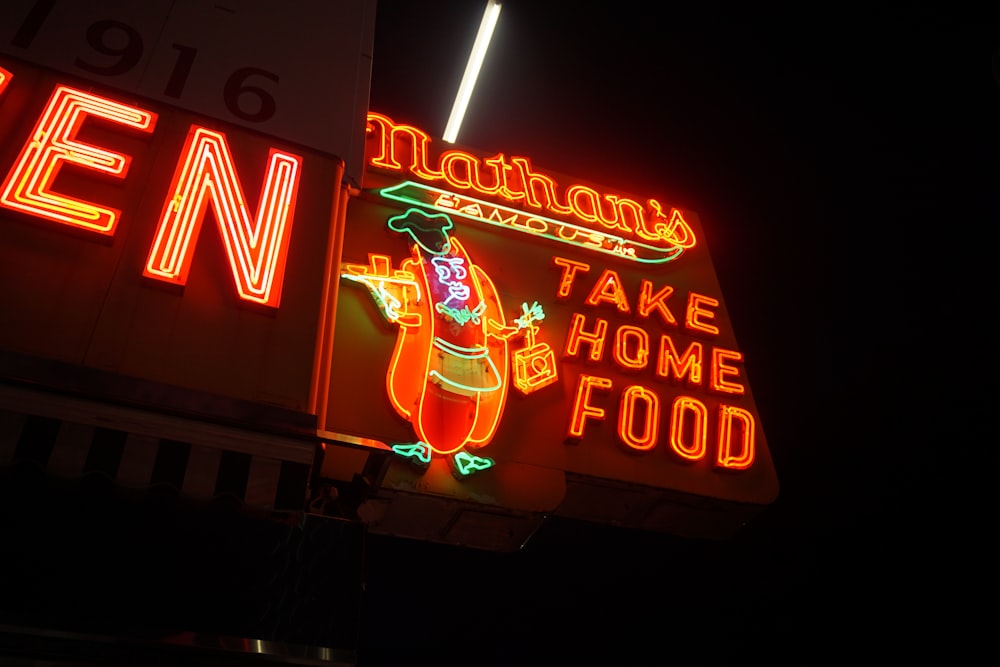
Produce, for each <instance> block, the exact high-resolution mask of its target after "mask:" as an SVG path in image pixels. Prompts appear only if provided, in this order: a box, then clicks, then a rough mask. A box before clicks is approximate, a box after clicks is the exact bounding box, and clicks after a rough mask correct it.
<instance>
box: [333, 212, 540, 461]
mask: <svg viewBox="0 0 1000 667" xmlns="http://www.w3.org/2000/svg"><path fill="white" fill-rule="evenodd" d="M387 226H388V228H389V229H390V230H392V231H394V232H396V233H398V234H400V235H402V236H403V237H405V238H406V240H407V243H408V245H409V248H410V253H411V256H410V258H408V259H405V260H403V262H402V263H401V265H400V266H399V268H396V269H393V268H392V266H391V263H390V260H389V258H388V257H386V256H383V255H371V256H370V257H369V263H368V264H367V265H364V264H351V263H345V264H344V265H343V268H342V272H341V276H342V277H343V278H345V279H347V280H350V281H353V282H356V283H359V284H361V285H363V286H365V287H366V288H367V289H368V291H369V293H370V294H371V295H372V298H373V299H374V300H375V302H376V303H377V304H378V305H379V306H380V308H381V310H382V313H383V315H384V316H385V318H386V319H387V320H388V321H389V322H391V323H393V324H395V325H397V326H398V327H399V330H398V333H397V337H396V344H395V349H394V350H393V354H392V360H391V361H390V363H389V372H388V374H387V377H386V390H387V394H388V397H389V400H390V402H391V404H392V406H393V408H394V409H395V410H396V413H397V414H399V415H400V416H401V417H403V418H404V419H406V420H407V421H409V422H410V424H411V425H412V426H413V430H414V432H415V434H416V436H417V439H416V441H415V442H407V443H396V444H394V445H393V451H395V452H396V454H397V455H399V456H401V457H405V458H407V459H409V460H410V461H411V462H413V463H414V464H416V465H418V466H420V467H426V466H428V465H429V464H430V461H431V456H432V453H436V454H439V455H445V456H448V457H449V461H450V463H451V465H452V469H453V471H454V473H455V475H456V476H459V477H464V476H467V475H470V474H472V473H474V472H478V471H482V470H487V469H489V468H490V467H492V466H493V459H491V458H489V457H484V456H479V455H478V454H475V453H474V452H475V451H478V450H480V449H482V448H483V447H485V446H486V445H488V444H489V442H490V440H491V439H492V438H493V435H494V433H495V432H496V429H497V427H498V425H499V423H500V419H501V416H502V414H503V410H504V405H505V403H506V400H507V392H508V386H509V384H510V383H511V380H510V368H511V365H512V364H513V365H514V367H515V378H514V380H513V383H514V386H515V388H517V389H518V390H519V391H521V392H522V393H523V394H529V393H532V392H534V391H537V390H539V389H541V388H543V387H545V386H547V385H549V384H551V383H552V382H554V381H555V380H556V379H557V378H558V374H557V372H556V369H555V355H554V353H553V352H552V350H551V349H550V348H548V346H547V345H546V344H544V343H539V342H537V341H536V340H535V335H536V334H537V331H538V324H537V323H538V322H541V321H542V320H544V319H545V312H544V310H543V309H542V307H541V306H540V305H539V304H538V303H537V302H534V303H532V305H531V306H529V305H528V304H527V303H526V302H525V303H523V304H522V305H521V314H520V315H519V316H516V317H511V318H509V319H508V316H507V314H506V311H505V310H504V307H503V305H502V303H501V301H500V295H499V293H498V292H497V289H496V287H495V285H494V284H493V281H492V279H491V278H490V277H489V275H488V274H487V273H486V271H485V270H484V269H483V268H482V267H480V266H479V265H477V264H475V263H474V262H473V261H472V258H471V256H470V255H469V252H468V251H467V250H466V249H465V247H464V245H463V244H462V242H461V241H460V239H459V238H458V237H457V236H455V235H454V233H453V229H454V223H453V222H452V220H451V218H450V217H448V216H447V215H444V214H434V215H428V214H426V213H423V212H422V211H420V210H417V209H410V210H408V211H407V212H406V213H404V214H402V215H397V216H394V217H392V218H389V220H388V222H387ZM515 338H526V339H527V344H526V345H525V346H524V347H523V348H521V349H518V350H515V352H514V360H513V361H511V352H510V347H511V344H512V341H513V340H514V339H515Z"/></svg>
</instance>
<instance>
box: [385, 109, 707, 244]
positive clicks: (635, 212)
mask: <svg viewBox="0 0 1000 667" xmlns="http://www.w3.org/2000/svg"><path fill="white" fill-rule="evenodd" d="M368 133H369V138H372V137H373V136H374V137H377V140H378V142H379V143H378V147H377V149H376V150H375V154H374V155H373V156H372V157H371V158H370V160H369V164H370V165H371V166H373V167H377V168H380V169H385V170H390V171H393V172H397V173H407V172H408V173H410V174H412V175H413V176H414V177H416V178H418V179H420V180H422V181H430V182H435V181H444V182H445V183H446V184H448V185H449V186H450V187H451V188H452V192H448V191H445V190H436V189H434V188H430V189H427V188H424V187H423V186H420V185H417V184H413V183H409V184H404V185H403V186H401V187H399V188H396V189H391V190H390V191H389V192H386V195H387V196H394V197H395V198H397V199H399V200H401V201H405V202H407V203H413V204H418V205H422V206H428V207H431V208H435V209H438V210H441V209H452V211H449V212H454V211H458V212H460V214H461V215H464V216H466V217H469V218H470V219H475V220H482V221H484V222H488V223H490V224H500V225H505V226H508V227H510V228H512V229H519V230H520V231H527V232H529V233H537V234H541V235H543V236H546V237H547V238H551V239H554V240H563V241H567V242H571V243H575V244H577V245H582V246H584V247H593V248H595V249H597V250H599V251H601V252H611V253H616V254H618V255H620V256H622V257H626V258H630V259H635V260H636V261H640V262H668V261H671V260H673V259H676V258H677V257H679V256H680V255H681V253H683V252H684V251H685V250H687V249H689V248H692V247H694V246H695V243H696V239H695V235H694V232H693V230H692V229H691V226H690V225H689V224H688V223H687V222H686V221H685V220H684V216H683V214H682V213H681V211H680V210H678V209H676V208H673V209H670V211H669V213H667V212H665V211H664V207H663V205H662V204H660V202H658V201H657V200H655V199H649V200H647V202H646V204H645V205H643V204H640V203H639V202H638V201H636V200H634V199H629V198H627V197H620V196H618V195H615V194H610V193H603V194H602V193H600V192H598V191H597V190H595V189H593V188H591V187H589V186H586V185H582V184H579V183H577V184H574V185H570V186H569V187H567V188H565V190H561V189H560V187H559V185H558V183H557V182H556V181H555V179H554V178H552V177H551V176H549V175H547V174H543V173H541V172H538V171H535V170H534V169H533V168H532V166H531V162H530V160H528V158H525V157H518V156H513V157H510V158H509V159H508V158H507V157H506V156H504V155H503V154H497V155H495V156H493V157H489V158H484V159H480V158H478V157H476V156H474V155H472V154H470V153H467V152H465V151H460V150H448V151H445V152H444V153H441V155H440V156H439V157H438V161H437V162H438V163H437V166H436V167H434V166H432V164H431V158H430V144H431V139H430V137H429V136H428V135H427V134H426V133H425V132H423V131H422V130H419V129H417V128H415V127H412V126H410V125H400V124H397V123H395V122H393V121H392V120H391V119H390V118H388V117H387V116H384V115H382V114H378V113H374V112H369V114H368ZM406 146H408V148H407V147H406ZM454 190H459V191H465V192H468V191H471V192H472V193H475V194H477V195H480V196H484V197H492V198H499V199H502V200H505V201H507V202H511V203H514V204H516V205H518V206H520V207H522V208H525V209H534V210H537V211H540V212H544V213H547V214H549V215H555V216H560V217H568V218H573V219H575V220H577V221H578V222H580V223H582V224H583V226H580V225H570V224H567V223H561V222H558V221H557V220H553V219H551V218H547V217H543V215H540V214H533V215H527V216H524V215H519V214H518V213H517V211H514V210H513V209H511V208H508V207H505V206H497V205H492V204H488V203H487V202H485V201H483V200H480V199H474V198H472V197H470V196H467V195H456V194H454ZM484 207H485V209H484ZM477 208H479V209H484V210H483V214H480V211H477Z"/></svg>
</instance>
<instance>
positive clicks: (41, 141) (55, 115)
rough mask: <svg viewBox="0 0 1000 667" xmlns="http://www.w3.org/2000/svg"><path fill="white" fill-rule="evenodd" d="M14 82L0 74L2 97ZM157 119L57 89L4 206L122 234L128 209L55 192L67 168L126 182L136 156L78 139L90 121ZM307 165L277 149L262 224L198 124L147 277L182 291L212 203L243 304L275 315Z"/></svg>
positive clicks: (222, 146)
mask: <svg viewBox="0 0 1000 667" xmlns="http://www.w3.org/2000/svg"><path fill="white" fill-rule="evenodd" d="M11 78H12V75H11V73H10V72H8V71H7V70H4V69H0V94H2V93H3V92H4V90H5V88H6V87H7V85H8V84H9V83H10V82H11ZM156 119H157V117H156V114H155V113H153V112H151V111H148V110H145V109H142V108H140V107H137V106H133V105H128V104H123V103H120V102H117V101H115V100H112V99H109V98H107V97H103V96H100V95H95V94H92V93H87V92H84V91H80V90H77V89H74V88H72V87H69V86H64V85H60V86H56V88H55V89H54V90H53V92H52V94H51V96H50V98H49V101H48V103H47V104H46V106H45V108H44V109H43V110H42V113H41V115H40V116H39V118H38V121H37V122H36V123H35V127H34V129H33V130H32V132H31V134H30V136H29V137H28V138H27V140H26V141H25V143H24V146H23V148H22V149H21V152H20V155H19V156H18V158H17V160H16V161H15V162H14V164H13V166H12V167H11V169H10V171H9V172H8V173H7V176H6V178H5V180H4V182H3V185H2V186H0V206H3V207H5V208H8V209H11V210H14V211H18V212H20V213H23V214H27V215H30V216H32V217H35V218H42V219H45V220H49V221H52V222H57V223H60V224H65V225H68V226H71V227H75V228H77V229H82V230H85V231H86V232H92V233H95V234H98V235H100V236H102V237H110V236H112V235H113V234H114V233H115V230H116V227H117V224H118V221H119V219H120V217H121V211H119V210H117V209H114V208H112V207H109V206H106V205H102V204H101V203H100V202H95V201H87V200H83V199H79V198H76V197H71V196H69V195H66V194H64V193H61V192H59V191H58V190H57V189H56V178H57V176H58V174H59V172H60V170H61V169H62V167H63V166H65V165H67V164H70V165H73V166H74V167H77V168H80V169H84V170H87V171H90V172H93V173H94V174H95V175H102V176H105V177H107V176H110V177H112V178H116V179H124V178H126V176H127V175H128V168H129V164H130V162H131V156H129V155H124V154H122V153H119V152H116V151H113V150H110V149H107V148H104V147H101V146H97V145H94V144H91V143H85V142H83V141H81V140H79V139H78V138H77V136H78V133H79V131H80V128H81V126H82V125H83V124H84V122H104V123H110V124H112V125H114V126H117V127H121V128H122V129H126V130H132V131H139V132H143V133H151V132H152V131H153V129H154V127H155V124H156ZM301 164H302V158H301V157H299V156H297V155H293V154H291V153H287V152H284V151H279V150H277V149H271V151H270V155H269V157H268V162H267V165H266V168H265V177H264V183H263V186H262V188H261V194H260V200H259V201H260V203H259V205H258V209H257V215H256V218H255V219H253V220H252V219H251V217H250V213H249V210H250V207H249V205H248V204H247V200H246V196H245V195H244V192H243V188H242V186H241V184H240V179H239V177H238V174H237V170H236V166H235V163H234V160H233V156H232V152H231V150H230V148H229V145H228V143H227V141H226V136H225V134H224V133H222V132H217V131H214V130H210V129H208V128H205V127H201V126H198V125H192V126H191V129H190V131H189V133H188V138H187V141H186V143H185V144H184V146H183V148H182V150H181V154H180V158H179V159H178V162H177V167H176V169H175V172H174V178H173V182H172V184H171V186H170V190H169V191H168V192H167V193H166V196H165V198H164V203H163V209H162V210H163V212H162V215H161V217H160V223H159V226H158V228H157V232H156V235H155V238H154V241H153V244H152V247H151V248H150V252H149V257H148V260H147V263H146V266H145V269H144V270H143V275H145V276H147V277H149V278H152V279H154V280H157V281H162V282H167V283H171V284H177V285H183V284H185V282H186V280H187V274H188V271H189V269H190V266H191V261H192V258H193V254H194V249H193V245H194V244H195V242H196V240H197V238H198V233H199V231H200V228H201V223H202V220H203V219H204V216H205V213H206V211H207V210H208V207H209V205H210V204H211V207H212V211H213V213H214V214H215V218H216V220H217V221H218V229H219V234H220V236H221V238H222V241H223V244H224V246H225V248H226V254H227V259H228V261H229V265H230V268H231V270H232V274H233V279H234V282H235V285H236V289H237V292H238V294H239V297H240V298H241V299H242V300H245V301H250V302H254V303H258V304H262V305H265V306H270V307H274V308H276V307H277V306H278V304H279V302H280V297H281V286H282V282H283V278H284V274H285V258H286V256H287V253H288V246H289V240H290V236H291V227H292V221H293V219H294V211H295V202H296V199H297V196H298V183H299V180H300V176H301Z"/></svg>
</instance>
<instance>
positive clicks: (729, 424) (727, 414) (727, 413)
mask: <svg viewBox="0 0 1000 667" xmlns="http://www.w3.org/2000/svg"><path fill="white" fill-rule="evenodd" d="M734 419H735V420H736V421H738V422H740V424H741V426H742V428H739V429H738V430H739V431H740V432H741V434H742V436H743V437H742V438H741V442H740V449H739V453H738V454H734V453H733V420H734ZM755 431H756V424H755V422H754V418H753V415H752V414H750V412H748V411H747V410H744V409H743V408H738V407H736V406H734V405H721V406H719V453H718V455H717V457H716V463H717V464H718V465H719V466H720V467H723V468H729V469H731V470H745V469H746V468H749V467H750V466H752V465H753V462H754V458H755V457H756V446H755Z"/></svg>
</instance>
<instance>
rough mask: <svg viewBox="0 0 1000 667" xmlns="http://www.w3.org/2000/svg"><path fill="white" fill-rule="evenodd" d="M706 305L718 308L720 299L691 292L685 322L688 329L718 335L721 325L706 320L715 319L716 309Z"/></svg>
mask: <svg viewBox="0 0 1000 667" xmlns="http://www.w3.org/2000/svg"><path fill="white" fill-rule="evenodd" d="M705 306H708V307H709V308H718V307H719V300H718V299H713V298H712V297H710V296H705V295H704V294H698V293H696V292H691V293H689V294H688V304H687V313H686V314H685V316H684V323H685V325H686V326H687V328H688V329H694V330H695V331H704V332H705V333H710V334H714V335H718V333H719V327H717V326H715V325H714V324H710V323H708V322H706V321H705V320H711V319H714V318H715V311H714V310H709V309H708V308H706V307H705Z"/></svg>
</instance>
